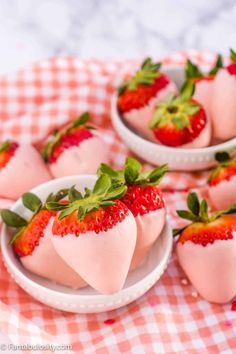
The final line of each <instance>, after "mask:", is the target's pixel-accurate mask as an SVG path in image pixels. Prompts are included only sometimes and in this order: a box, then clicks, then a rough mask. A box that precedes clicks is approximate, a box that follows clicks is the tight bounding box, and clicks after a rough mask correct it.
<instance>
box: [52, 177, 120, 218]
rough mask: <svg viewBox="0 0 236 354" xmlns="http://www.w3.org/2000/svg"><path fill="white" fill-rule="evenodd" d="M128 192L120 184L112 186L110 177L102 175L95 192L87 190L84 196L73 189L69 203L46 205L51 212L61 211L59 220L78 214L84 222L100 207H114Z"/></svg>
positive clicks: (96, 184)
mask: <svg viewBox="0 0 236 354" xmlns="http://www.w3.org/2000/svg"><path fill="white" fill-rule="evenodd" d="M125 192H126V187H125V186H123V185H120V184H118V185H117V184H112V181H111V179H110V177H109V176H108V175H105V174H102V175H101V176H100V177H99V178H98V179H97V181H96V183H95V186H94V188H93V190H90V189H88V188H85V194H84V196H82V194H81V193H80V192H79V191H77V190H76V189H75V187H74V186H73V187H71V189H70V190H69V194H68V197H69V201H70V202H69V203H68V204H61V203H58V202H55V201H49V202H47V203H46V207H47V209H49V210H55V211H61V213H60V214H59V219H63V218H64V217H66V216H68V215H70V214H72V213H74V212H77V216H78V219H79V220H80V221H82V220H83V219H84V218H85V216H86V215H87V214H88V213H90V212H93V211H96V210H98V209H99V208H100V207H103V206H109V205H114V200H116V199H119V198H121V197H122V196H123V195H124V194H125Z"/></svg>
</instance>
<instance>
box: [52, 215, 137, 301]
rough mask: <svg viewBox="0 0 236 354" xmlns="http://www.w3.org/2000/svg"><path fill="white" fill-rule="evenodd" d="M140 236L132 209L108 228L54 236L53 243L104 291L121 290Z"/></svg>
mask: <svg viewBox="0 0 236 354" xmlns="http://www.w3.org/2000/svg"><path fill="white" fill-rule="evenodd" d="M136 239H137V229H136V223H135V219H134V217H133V215H132V214H131V212H129V214H128V215H127V216H126V217H125V219H124V220H123V221H121V222H119V223H117V224H116V225H114V226H113V227H112V228H111V229H109V230H107V231H101V232H99V233H98V234H96V233H95V232H94V231H89V232H86V233H83V234H81V235H79V236H78V237H76V236H75V235H74V234H68V235H66V236H64V237H60V236H53V245H54V247H55V249H56V251H57V253H58V254H59V255H60V256H61V257H62V258H63V259H64V261H65V262H66V263H67V264H68V265H69V266H70V267H71V268H73V269H74V270H75V271H76V272H77V273H78V274H79V275H81V276H82V277H83V279H85V280H86V282H87V283H88V284H89V285H91V286H92V287H93V288H94V289H96V290H97V291H98V292H100V293H102V294H113V293H115V292H117V291H120V290H121V289H122V288H123V286H124V283H125V280H126V277H127V274H128V271H129V267H130V263H131V259H132V256H133V253H134V248H135V244H136Z"/></svg>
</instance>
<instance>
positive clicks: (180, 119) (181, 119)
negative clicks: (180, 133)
mask: <svg viewBox="0 0 236 354" xmlns="http://www.w3.org/2000/svg"><path fill="white" fill-rule="evenodd" d="M172 123H173V124H174V126H175V128H176V129H179V130H182V129H183V128H189V127H190V123H189V119H188V117H187V116H186V115H185V114H182V115H181V114H180V113H179V114H178V115H176V116H175V117H173V118H172Z"/></svg>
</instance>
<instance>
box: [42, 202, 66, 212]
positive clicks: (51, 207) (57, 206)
mask: <svg viewBox="0 0 236 354" xmlns="http://www.w3.org/2000/svg"><path fill="white" fill-rule="evenodd" d="M45 206H46V208H47V209H48V210H52V211H59V210H63V209H66V208H67V204H62V203H58V202H47V203H46V205H45Z"/></svg>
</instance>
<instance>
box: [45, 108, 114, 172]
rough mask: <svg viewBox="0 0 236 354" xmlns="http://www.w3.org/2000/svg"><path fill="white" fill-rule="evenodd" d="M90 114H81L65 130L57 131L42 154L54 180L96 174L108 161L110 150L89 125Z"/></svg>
mask: <svg viewBox="0 0 236 354" xmlns="http://www.w3.org/2000/svg"><path fill="white" fill-rule="evenodd" d="M89 119H90V115H89V113H87V112H86V113H84V114H82V115H81V116H80V117H79V118H77V119H75V120H74V121H73V122H72V123H71V124H70V125H69V126H67V127H66V128H64V129H61V130H56V131H55V132H54V136H53V137H52V138H51V140H49V141H48V142H47V144H46V145H45V146H44V148H43V150H42V156H43V158H44V160H45V161H46V163H47V164H48V167H49V169H50V171H51V173H52V175H53V176H54V177H63V176H71V175H79V174H92V173H95V172H96V169H97V167H98V165H99V164H100V163H101V162H106V161H107V160H108V147H107V145H106V143H105V142H104V141H103V139H102V137H101V135H100V134H99V132H97V131H96V130H95V129H94V128H93V127H91V126H90V125H88V124H87V123H88V120H89Z"/></svg>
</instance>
